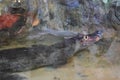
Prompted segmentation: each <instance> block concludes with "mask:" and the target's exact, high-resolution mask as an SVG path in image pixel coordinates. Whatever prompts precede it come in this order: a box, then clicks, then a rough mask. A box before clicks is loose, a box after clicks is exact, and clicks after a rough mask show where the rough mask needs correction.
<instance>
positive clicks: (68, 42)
mask: <svg viewBox="0 0 120 80" xmlns="http://www.w3.org/2000/svg"><path fill="white" fill-rule="evenodd" d="M101 35H102V33H100V31H97V32H95V33H93V34H89V35H87V37H85V36H84V35H81V34H78V35H77V36H75V37H72V38H70V39H64V41H62V42H60V43H56V44H53V45H51V46H46V45H33V46H31V47H27V48H15V49H8V50H1V51H0V71H2V72H18V71H26V70H31V69H36V68H40V67H43V66H53V67H57V66H59V65H61V64H65V63H66V62H67V60H68V59H69V58H70V57H72V56H73V55H74V54H75V52H77V51H78V50H82V49H84V48H87V47H88V46H90V45H92V44H93V43H95V42H97V41H99V40H100V38H101Z"/></svg>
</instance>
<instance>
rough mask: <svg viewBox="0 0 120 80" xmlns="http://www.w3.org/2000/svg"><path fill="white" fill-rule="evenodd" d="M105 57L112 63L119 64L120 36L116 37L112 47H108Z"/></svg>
mask: <svg viewBox="0 0 120 80" xmlns="http://www.w3.org/2000/svg"><path fill="white" fill-rule="evenodd" d="M105 57H106V59H107V61H108V62H110V63H111V64H115V65H119V64H120V38H115V39H114V41H113V42H112V43H111V46H110V48H109V49H108V51H107V53H106V54H105Z"/></svg>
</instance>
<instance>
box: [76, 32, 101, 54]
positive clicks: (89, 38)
mask: <svg viewBox="0 0 120 80" xmlns="http://www.w3.org/2000/svg"><path fill="white" fill-rule="evenodd" d="M102 35H103V31H95V32H94V33H92V34H87V35H84V34H78V35H77V36H76V37H75V38H74V39H75V40H76V46H75V52H76V51H78V50H81V49H84V48H86V47H88V46H90V45H92V44H94V43H96V42H98V41H99V40H100V39H102Z"/></svg>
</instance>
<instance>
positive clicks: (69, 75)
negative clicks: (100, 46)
mask: <svg viewBox="0 0 120 80" xmlns="http://www.w3.org/2000/svg"><path fill="white" fill-rule="evenodd" d="M84 60H85V59H84ZM84 60H80V59H79V58H78V57H75V58H73V60H72V61H71V62H70V63H68V64H66V65H63V66H61V67H59V68H56V69H55V68H52V67H45V68H40V69H36V70H33V71H29V72H24V73H21V74H22V75H25V76H26V77H27V78H28V80H120V66H118V65H114V66H113V65H109V64H107V63H100V64H98V62H99V61H92V60H91V61H89V60H85V62H83V61H84ZM96 63H97V64H96Z"/></svg>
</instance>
